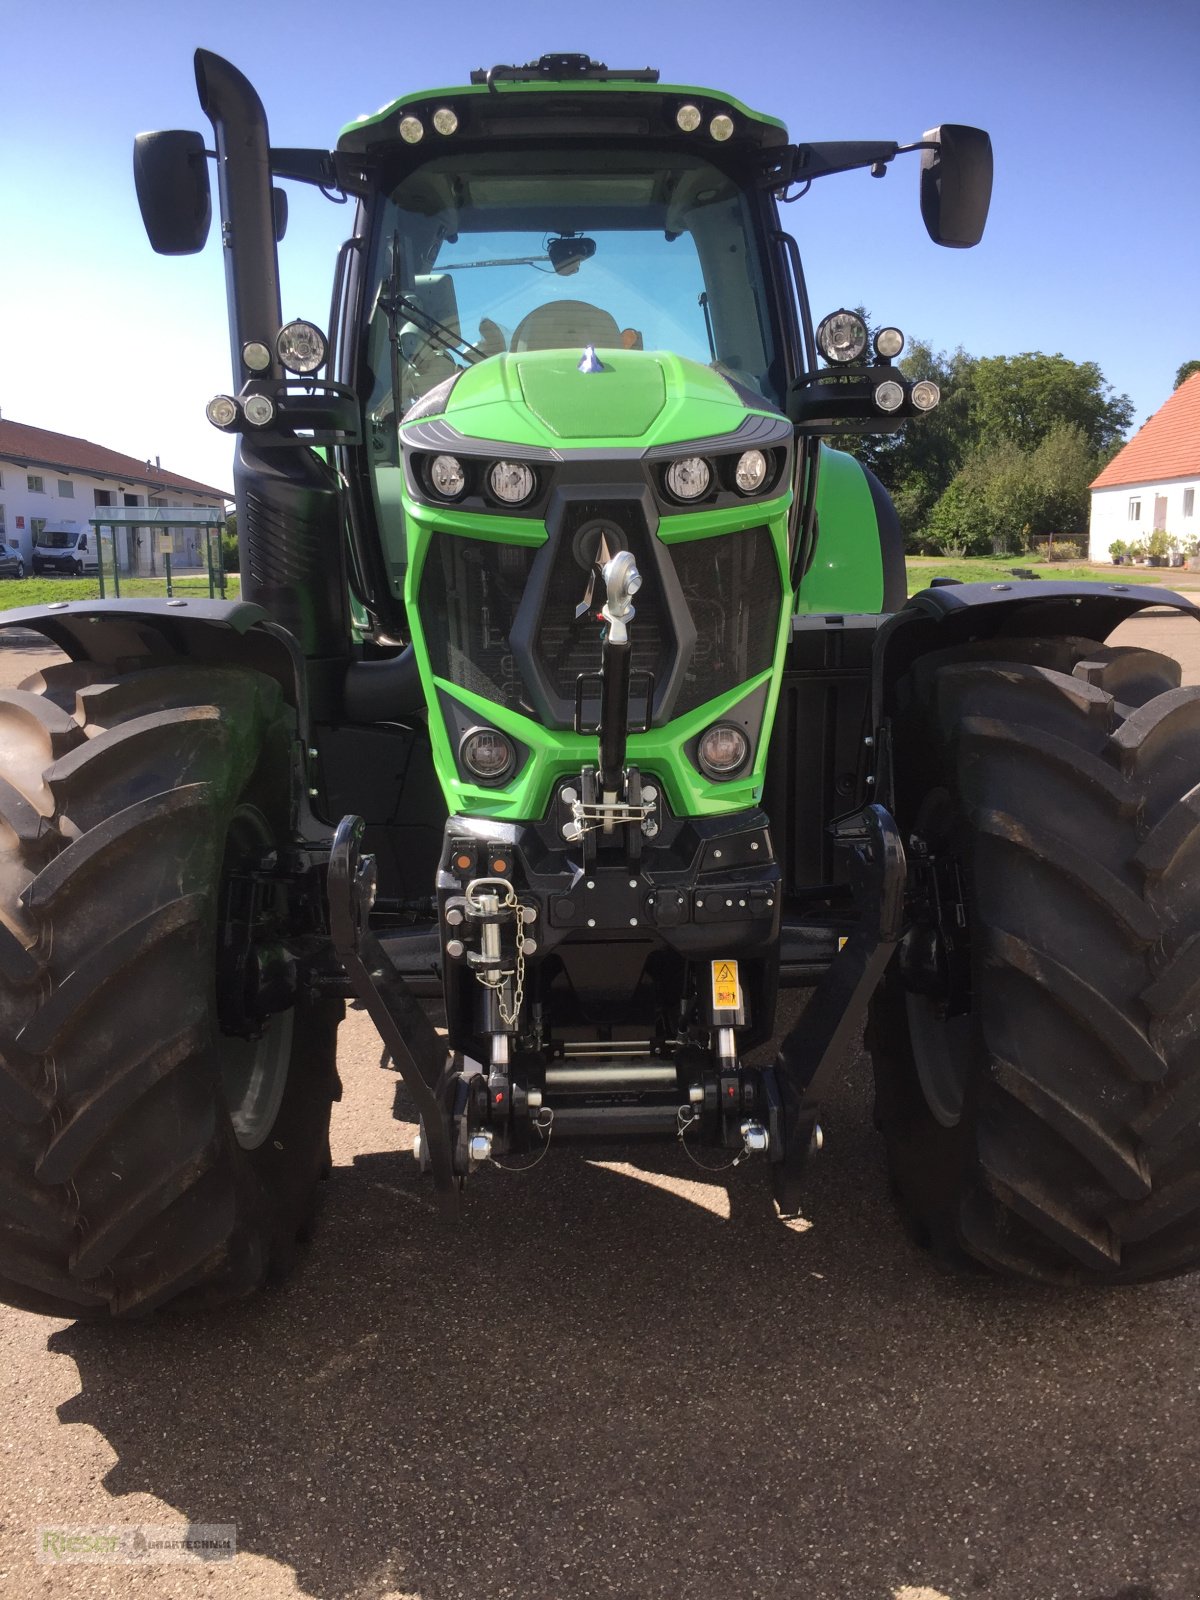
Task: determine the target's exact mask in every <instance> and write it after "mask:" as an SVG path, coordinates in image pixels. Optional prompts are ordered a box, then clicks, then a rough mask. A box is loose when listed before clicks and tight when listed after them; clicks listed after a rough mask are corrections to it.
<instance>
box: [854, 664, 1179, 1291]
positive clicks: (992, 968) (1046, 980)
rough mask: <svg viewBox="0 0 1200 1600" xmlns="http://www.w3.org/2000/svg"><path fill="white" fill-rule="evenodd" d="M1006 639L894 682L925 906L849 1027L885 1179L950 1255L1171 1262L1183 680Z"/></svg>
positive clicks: (1083, 1268)
mask: <svg viewBox="0 0 1200 1600" xmlns="http://www.w3.org/2000/svg"><path fill="white" fill-rule="evenodd" d="M1002 648H1003V651H1004V654H1003V656H1000V654H999V651H998V645H997V641H990V642H987V643H983V644H978V645H973V646H968V647H964V648H963V649H962V650H959V651H953V652H943V653H941V654H940V655H937V656H934V657H930V658H927V659H926V660H924V661H921V662H919V663H918V664H917V666H916V667H915V668H914V669H913V670H912V672H911V673H910V674H909V675H908V677H907V678H906V679H905V680H903V682H902V683H901V684H900V685H899V686H898V688H897V702H898V708H899V709H898V715H897V719H896V728H895V733H896V751H897V785H896V796H895V800H896V809H897V815H898V817H899V818H900V819H901V822H902V825H903V826H904V828H905V832H906V834H915V835H917V837H915V838H910V870H911V871H912V874H913V883H914V886H915V887H916V890H917V893H918V896H919V897H920V896H921V894H922V893H924V901H923V903H924V907H925V910H924V912H922V913H920V914H919V916H918V921H917V925H916V926H915V927H914V929H913V931H912V932H911V933H910V934H909V935H908V945H907V948H906V949H902V950H901V952H900V956H899V959H898V960H897V961H896V962H894V963H893V966H892V968H891V969H890V970H889V973H888V975H887V977H886V979H885V981H884V983H883V984H882V985H881V988H880V991H879V993H878V994H877V996H876V999H875V1001H874V1002H873V1005H872V1010H871V1018H870V1024H869V1028H868V1042H869V1045H870V1049H871V1053H872V1056H873V1059H874V1065H875V1075H876V1091H877V1101H876V1104H877V1120H878V1122H879V1124H880V1126H881V1128H882V1131H883V1133H884V1136H885V1138H886V1141H887V1145H888V1155H889V1163H890V1167H891V1172H892V1178H893V1183H894V1186H895V1188H896V1190H897V1193H898V1196H899V1198H900V1200H901V1203H902V1205H903V1207H904V1209H905V1211H906V1212H907V1214H908V1216H909V1218H910V1220H911V1221H912V1223H913V1225H914V1228H915V1230H916V1232H917V1234H918V1236H919V1237H920V1238H921V1239H922V1240H923V1241H924V1242H925V1243H927V1244H929V1245H930V1246H932V1247H933V1248H934V1250H935V1251H936V1252H937V1253H939V1254H940V1255H942V1256H943V1257H946V1258H949V1259H952V1260H956V1261H963V1260H964V1259H970V1260H973V1261H975V1262H979V1263H982V1264H984V1265H985V1266H988V1267H991V1268H994V1269H996V1270H999V1271H1001V1272H1006V1273H1010V1274H1016V1275H1018V1276H1022V1277H1027V1278H1033V1279H1037V1280H1041V1281H1046V1282H1055V1283H1067V1282H1075V1283H1077V1282H1090V1283H1132V1282H1138V1281H1142V1280H1146V1279H1152V1278H1157V1277H1162V1276H1165V1275H1168V1274H1171V1273H1177V1272H1181V1271H1185V1270H1188V1269H1189V1268H1192V1267H1194V1266H1195V1265H1196V1264H1197V1263H1198V1262H1200V1027H1198V1024H1197V1015H1196V1012H1197V1001H1198V999H1200V892H1198V891H1200V688H1180V687H1178V683H1179V668H1178V666H1177V664H1176V663H1175V662H1173V661H1170V660H1168V659H1167V658H1166V657H1163V656H1159V655H1156V654H1154V653H1152V652H1149V651H1142V650H1124V649H1112V648H1109V647H1106V646H1102V645H1096V644H1093V643H1090V642H1088V641H1083V640H1065V641H1049V640H1043V641H1036V640H1031V641H1025V642H1021V641H1003V645H1002ZM922 851H924V852H927V854H926V857H925V860H924V861H922V859H921V853H922ZM935 880H936V888H931V885H934V883H935ZM956 883H957V884H961V907H962V913H963V917H962V918H961V919H960V918H959V917H958V916H957V914H956V909H955V905H954V903H953V902H954V899H955V891H954V888H953V886H954V885H955V884H956ZM922 885H924V891H923V890H922ZM919 903H920V902H919ZM933 907H937V908H938V909H937V910H936V911H935V910H933V909H932V908H933ZM962 920H965V935H966V948H964V941H963V938H962V932H963V930H962V929H959V932H958V933H956V932H955V928H956V926H957V925H958V923H959V922H960V921H962Z"/></svg>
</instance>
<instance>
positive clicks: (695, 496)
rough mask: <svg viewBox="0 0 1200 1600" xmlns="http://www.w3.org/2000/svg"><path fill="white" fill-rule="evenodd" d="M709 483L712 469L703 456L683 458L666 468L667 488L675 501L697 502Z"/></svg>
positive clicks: (706, 491) (706, 490) (705, 492)
mask: <svg viewBox="0 0 1200 1600" xmlns="http://www.w3.org/2000/svg"><path fill="white" fill-rule="evenodd" d="M711 482H712V468H711V467H710V466H709V464H708V462H707V461H705V459H704V457H703V456H683V457H682V458H681V459H680V460H678V461H672V463H671V465H670V466H669V467H668V468H667V488H668V489H669V490H670V492H671V493H672V494H673V495H674V496H675V498H676V499H677V500H699V498H700V496H701V495H702V494H707V493H708V486H709V484H710V483H711Z"/></svg>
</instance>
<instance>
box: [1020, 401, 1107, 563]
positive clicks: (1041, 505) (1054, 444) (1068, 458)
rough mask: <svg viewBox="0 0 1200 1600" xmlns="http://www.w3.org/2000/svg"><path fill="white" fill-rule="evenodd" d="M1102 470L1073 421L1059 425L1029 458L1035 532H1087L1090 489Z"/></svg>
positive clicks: (1033, 529)
mask: <svg viewBox="0 0 1200 1600" xmlns="http://www.w3.org/2000/svg"><path fill="white" fill-rule="evenodd" d="M1099 470H1100V460H1099V457H1098V455H1097V453H1096V452H1095V451H1094V450H1092V449H1091V447H1090V446H1089V445H1088V442H1087V440H1086V439H1085V438H1084V435H1083V430H1082V429H1081V428H1078V427H1076V425H1075V424H1074V423H1073V422H1060V423H1059V424H1058V425H1057V426H1056V427H1054V428H1051V430H1050V432H1049V433H1048V434H1047V435H1046V437H1045V438H1044V439H1043V440H1042V442H1041V444H1039V445H1038V447H1037V449H1036V450H1035V451H1033V453H1032V454H1031V456H1030V457H1029V480H1030V490H1031V502H1032V509H1031V512H1030V531H1031V532H1032V533H1049V534H1060V533H1061V534H1070V535H1078V534H1084V533H1086V532H1087V525H1088V511H1089V509H1090V501H1089V489H1090V486H1091V482H1092V479H1093V478H1094V477H1095V476H1096V474H1097V472H1099Z"/></svg>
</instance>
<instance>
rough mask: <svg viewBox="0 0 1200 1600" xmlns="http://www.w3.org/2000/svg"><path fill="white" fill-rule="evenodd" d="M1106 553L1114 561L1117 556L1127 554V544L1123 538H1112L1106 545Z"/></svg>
mask: <svg viewBox="0 0 1200 1600" xmlns="http://www.w3.org/2000/svg"><path fill="white" fill-rule="evenodd" d="M1108 553H1109V555H1110V556H1111V557H1112V558H1113V560H1114V561H1116V560H1118V559H1119V557H1121V556H1127V555H1128V554H1129V546H1128V545H1127V544H1126V543H1125V541H1124V539H1114V540H1113V542H1112V543H1111V544H1110V545H1109V547H1108Z"/></svg>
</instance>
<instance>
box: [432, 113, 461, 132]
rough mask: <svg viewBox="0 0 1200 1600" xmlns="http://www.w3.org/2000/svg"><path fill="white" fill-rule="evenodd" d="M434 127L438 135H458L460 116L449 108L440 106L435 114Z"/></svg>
mask: <svg viewBox="0 0 1200 1600" xmlns="http://www.w3.org/2000/svg"><path fill="white" fill-rule="evenodd" d="M433 125H434V127H435V128H436V129H437V131H438V133H442V134H451V133H456V132H457V131H458V114H457V112H454V111H451V109H450V107H449V106H439V107H438V109H437V110H436V111H435V112H434V113H433Z"/></svg>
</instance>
